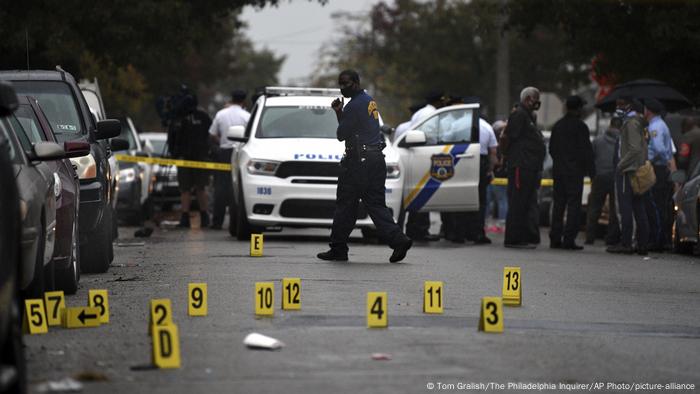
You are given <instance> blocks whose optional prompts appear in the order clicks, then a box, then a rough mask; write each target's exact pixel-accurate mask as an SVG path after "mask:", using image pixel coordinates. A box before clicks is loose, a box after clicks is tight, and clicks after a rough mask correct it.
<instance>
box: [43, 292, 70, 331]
mask: <svg viewBox="0 0 700 394" xmlns="http://www.w3.org/2000/svg"><path fill="white" fill-rule="evenodd" d="M44 305H46V321H47V322H48V324H49V326H60V325H61V316H62V315H63V309H64V308H65V307H66V297H65V295H64V294H63V291H47V292H46V293H44Z"/></svg>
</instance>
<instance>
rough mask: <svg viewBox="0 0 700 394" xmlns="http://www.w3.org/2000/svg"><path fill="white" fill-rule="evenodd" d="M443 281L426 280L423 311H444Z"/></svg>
mask: <svg viewBox="0 0 700 394" xmlns="http://www.w3.org/2000/svg"><path fill="white" fill-rule="evenodd" d="M442 292H443V290H442V282H439V281H430V280H426V281H425V283H424V284H423V312H424V313H442V310H443V309H442V308H443V306H442V305H443V304H442Z"/></svg>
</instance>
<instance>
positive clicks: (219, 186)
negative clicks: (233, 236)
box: [209, 90, 250, 230]
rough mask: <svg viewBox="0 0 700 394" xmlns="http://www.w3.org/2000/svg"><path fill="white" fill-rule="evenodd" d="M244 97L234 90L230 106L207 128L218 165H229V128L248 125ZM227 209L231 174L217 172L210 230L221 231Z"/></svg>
mask: <svg viewBox="0 0 700 394" xmlns="http://www.w3.org/2000/svg"><path fill="white" fill-rule="evenodd" d="M246 96H247V94H246V92H245V91H243V90H234V91H233V92H232V93H231V104H230V105H229V106H227V107H226V108H223V109H221V110H220V111H219V112H217V113H216V116H214V121H213V122H212V124H211V127H210V128H209V136H210V139H211V141H212V142H213V143H214V144H216V145H217V146H218V149H217V150H216V155H215V156H216V157H215V159H216V161H217V162H219V163H227V164H228V163H231V154H232V153H233V142H231V141H229V140H228V138H226V136H227V135H228V129H229V127H231V126H245V125H246V124H247V123H248V119H250V113H249V112H248V111H246V110H245V109H243V104H244V103H245V98H246ZM227 207H228V209H229V212H233V209H234V207H233V183H232V180H231V173H230V172H228V171H217V172H216V173H215V174H214V215H213V217H212V225H211V228H213V229H216V230H220V229H221V225H222V224H223V223H224V216H225V215H226V208H227Z"/></svg>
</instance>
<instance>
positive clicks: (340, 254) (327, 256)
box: [316, 249, 348, 261]
mask: <svg viewBox="0 0 700 394" xmlns="http://www.w3.org/2000/svg"><path fill="white" fill-rule="evenodd" d="M316 257H318V258H319V259H321V260H326V261H348V252H344V251H342V250H338V249H329V250H328V251H327V252H321V253H319V254H317V255H316Z"/></svg>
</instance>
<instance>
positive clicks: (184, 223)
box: [177, 212, 190, 228]
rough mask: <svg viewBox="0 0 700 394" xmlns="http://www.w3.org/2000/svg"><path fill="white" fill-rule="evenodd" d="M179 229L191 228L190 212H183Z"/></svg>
mask: <svg viewBox="0 0 700 394" xmlns="http://www.w3.org/2000/svg"><path fill="white" fill-rule="evenodd" d="M177 227H180V228H190V213H189V212H183V213H182V215H180V223H178V225H177Z"/></svg>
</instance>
